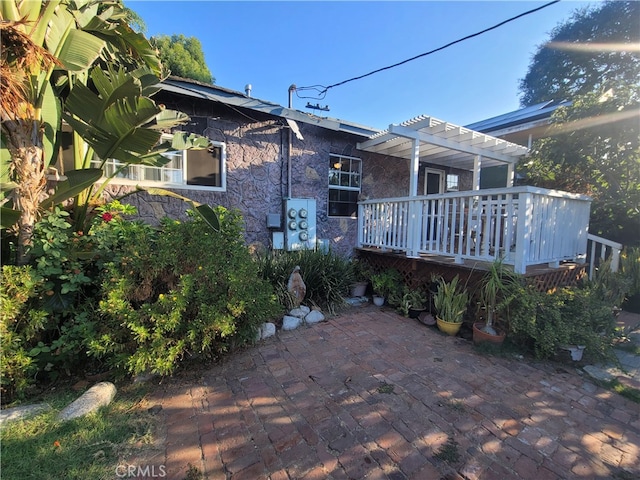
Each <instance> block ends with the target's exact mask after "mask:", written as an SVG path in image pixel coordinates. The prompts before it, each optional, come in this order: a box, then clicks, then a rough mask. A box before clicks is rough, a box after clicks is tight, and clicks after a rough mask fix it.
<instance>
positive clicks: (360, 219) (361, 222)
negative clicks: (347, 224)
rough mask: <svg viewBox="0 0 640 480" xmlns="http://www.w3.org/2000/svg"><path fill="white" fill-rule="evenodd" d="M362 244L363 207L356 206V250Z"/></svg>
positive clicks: (360, 205)
mask: <svg viewBox="0 0 640 480" xmlns="http://www.w3.org/2000/svg"><path fill="white" fill-rule="evenodd" d="M363 243H364V205H362V204H358V243H357V246H358V248H361V247H362V244H363Z"/></svg>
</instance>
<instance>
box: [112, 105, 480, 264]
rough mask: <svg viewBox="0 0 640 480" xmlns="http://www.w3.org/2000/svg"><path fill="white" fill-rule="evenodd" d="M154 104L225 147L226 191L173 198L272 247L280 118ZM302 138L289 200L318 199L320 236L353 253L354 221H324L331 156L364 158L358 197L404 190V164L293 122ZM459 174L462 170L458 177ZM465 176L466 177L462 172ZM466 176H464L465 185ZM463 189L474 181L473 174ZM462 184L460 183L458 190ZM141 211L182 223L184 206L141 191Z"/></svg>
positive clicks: (280, 188) (283, 193)
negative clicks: (236, 222) (217, 209)
mask: <svg viewBox="0 0 640 480" xmlns="http://www.w3.org/2000/svg"><path fill="white" fill-rule="evenodd" d="M156 101H158V102H159V103H164V104H165V105H166V106H167V108H171V109H176V110H181V111H183V112H185V113H187V114H188V115H190V116H191V122H190V124H189V125H187V126H185V127H183V129H185V130H188V131H190V132H193V133H197V134H200V135H204V136H206V137H208V138H210V139H211V140H214V141H219V142H224V143H225V145H226V162H227V188H226V191H225V192H211V191H202V190H188V189H184V190H176V193H179V194H180V195H183V196H185V197H188V198H190V199H192V200H195V201H197V202H200V203H206V204H209V205H211V206H216V205H222V206H224V207H227V208H237V209H239V210H240V211H241V212H242V214H243V218H244V222H245V229H246V242H247V244H262V245H263V246H265V247H267V248H268V247H270V243H271V233H270V231H269V230H268V229H267V224H266V217H267V214H269V213H276V214H281V212H282V201H283V199H284V198H286V197H287V161H286V160H287V149H288V127H287V124H286V122H285V121H284V120H283V119H281V118H279V117H273V116H269V115H264V114H260V113H259V112H255V111H246V110H245V111H240V110H239V109H236V108H234V107H230V106H227V105H224V104H217V103H214V102H206V101H198V100H195V99H187V100H185V99H180V98H176V97H174V96H171V95H170V94H167V93H166V92H161V93H159V94H158V95H157V96H156ZM298 126H299V127H300V132H301V133H302V136H303V137H304V139H303V140H299V139H297V138H296V136H295V135H292V150H291V179H292V181H291V192H290V196H291V197H292V198H315V199H316V208H317V238H319V239H328V240H329V241H330V246H331V248H332V249H333V250H334V251H336V252H338V253H340V254H344V255H351V254H352V253H353V247H354V246H355V245H356V241H357V219H355V218H344V217H342V218H336V217H329V216H328V213H327V212H328V176H329V163H330V160H329V155H330V154H340V155H345V156H351V157H356V158H360V159H362V197H363V198H385V197H386V198H388V197H396V196H405V195H408V192H409V180H408V179H409V162H408V161H407V160H404V159H398V158H393V157H384V156H381V155H376V154H371V153H367V152H361V151H358V150H357V149H356V143H357V142H358V141H361V140H363V138H361V137H358V136H356V135H351V134H346V133H340V132H334V131H330V130H327V129H324V128H320V127H318V126H315V125H311V124H303V123H298ZM456 173H461V172H456ZM464 173H465V174H467V176H469V175H468V172H464ZM463 178H466V177H465V176H464V175H463V176H461V184H463ZM465 181H466V182H467V183H468V184H470V183H471V180H470V176H469V179H468V181H467V180H465ZM461 186H462V185H461ZM130 188H131V187H125V186H117V185H112V186H111V187H110V189H109V192H110V194H111V195H113V196H120V195H122V194H123V193H126V192H127V191H129V190H130ZM126 202H127V203H130V204H132V205H135V206H136V207H137V208H138V213H139V218H140V219H142V220H144V221H146V222H148V223H151V224H158V222H159V220H160V219H161V218H163V217H164V216H169V217H171V218H177V219H184V218H185V217H186V213H185V212H186V209H187V208H188V204H186V203H184V202H182V201H180V200H178V199H174V198H169V197H162V196H151V195H147V194H146V193H138V194H135V195H132V196H129V197H127V198H126Z"/></svg>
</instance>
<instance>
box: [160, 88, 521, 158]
mask: <svg viewBox="0 0 640 480" xmlns="http://www.w3.org/2000/svg"><path fill="white" fill-rule="evenodd" d="M162 89H163V90H164V91H167V92H173V93H177V94H180V95H184V96H189V97H195V98H201V99H205V100H210V101H214V102H220V103H224V104H226V105H230V106H233V107H236V108H243V109H249V110H253V111H257V112H262V113H266V114H269V115H274V116H278V117H281V118H284V119H285V120H287V121H288V122H290V121H294V122H301V123H307V124H311V125H316V126H319V127H322V128H326V129H329V130H334V131H339V132H344V133H351V134H354V135H358V136H361V137H363V141H362V142H359V143H358V148H359V149H360V150H364V151H369V152H376V153H380V154H383V155H389V156H394V157H401V158H409V159H410V158H411V152H412V148H413V146H412V145H413V139H414V138H416V139H418V140H419V141H420V159H421V160H423V161H426V162H429V163H432V164H436V165H444V166H452V167H455V168H461V169H465V170H473V167H474V159H475V157H476V156H477V155H482V158H483V160H482V166H483V167H484V166H491V165H496V164H502V163H505V162H506V163H515V162H517V161H518V159H519V158H520V157H521V156H522V155H524V154H526V153H527V148H525V147H522V146H520V145H516V144H514V143H510V142H508V141H505V140H501V139H498V138H495V137H492V136H490V135H487V134H484V133H480V132H477V131H474V130H472V129H469V128H467V127H460V126H457V125H454V124H452V123H448V122H444V121H442V120H438V119H436V118H433V117H428V116H420V117H416V118H413V119H411V120H407V121H406V122H403V123H401V124H399V125H394V124H392V125H390V126H389V128H388V129H387V130H384V131H380V130H377V129H374V128H371V127H366V126H363V125H359V124H357V123H353V122H348V121H344V120H340V119H336V118H330V117H319V116H316V115H312V114H309V113H306V112H301V111H299V110H295V109H292V108H287V107H283V106H282V105H278V104H275V103H272V102H268V101H265V100H260V99H258V98H254V97H251V96H249V95H246V94H244V93H241V92H237V91H234V90H229V89H226V88H222V87H219V86H215V85H209V84H205V83H200V82H198V81H195V80H191V79H185V78H179V77H169V78H168V79H166V80H164V81H163V82H162ZM292 128H294V130H295V125H294V126H293V127H292Z"/></svg>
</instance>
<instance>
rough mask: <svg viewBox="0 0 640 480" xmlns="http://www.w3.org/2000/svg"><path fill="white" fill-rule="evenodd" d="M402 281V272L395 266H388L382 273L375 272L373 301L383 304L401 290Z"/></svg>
mask: <svg viewBox="0 0 640 480" xmlns="http://www.w3.org/2000/svg"><path fill="white" fill-rule="evenodd" d="M401 281H402V279H401V278H400V273H399V272H398V271H397V270H395V269H393V268H387V269H386V270H383V271H382V272H380V273H376V274H373V275H372V276H371V287H372V288H373V303H375V304H376V305H379V306H382V305H383V304H384V302H385V299H387V298H389V297H390V296H394V294H396V293H397V292H398V291H399V289H400V283H401Z"/></svg>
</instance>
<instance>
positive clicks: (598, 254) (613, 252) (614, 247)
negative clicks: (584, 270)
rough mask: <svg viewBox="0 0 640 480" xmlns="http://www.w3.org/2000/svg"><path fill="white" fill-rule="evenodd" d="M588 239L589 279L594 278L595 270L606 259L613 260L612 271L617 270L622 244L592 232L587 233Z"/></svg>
mask: <svg viewBox="0 0 640 480" xmlns="http://www.w3.org/2000/svg"><path fill="white" fill-rule="evenodd" d="M587 240H588V248H587V252H588V255H587V259H588V261H589V279H593V272H594V270H595V269H596V268H597V267H598V265H600V264H601V263H602V262H603V261H605V260H611V263H610V268H611V271H612V272H617V271H618V267H619V266H620V252H621V251H622V244H621V243H618V242H614V241H611V240H607V239H606V238H602V237H598V236H596V235H591V234H589V235H587Z"/></svg>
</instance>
